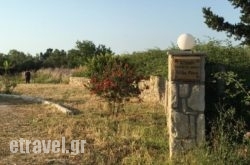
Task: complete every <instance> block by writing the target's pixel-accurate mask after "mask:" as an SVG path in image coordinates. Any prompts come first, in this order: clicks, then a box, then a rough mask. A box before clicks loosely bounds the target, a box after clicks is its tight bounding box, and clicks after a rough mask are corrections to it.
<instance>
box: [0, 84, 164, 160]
mask: <svg viewBox="0 0 250 165" xmlns="http://www.w3.org/2000/svg"><path fill="white" fill-rule="evenodd" d="M15 93H17V94H25V95H30V96H35V97H42V98H44V99H47V100H50V101H54V102H57V103H62V104H64V105H66V106H69V107H71V108H74V109H77V110H78V111H79V114H77V115H74V116H71V115H65V114H62V113H59V112H57V111H56V110H54V109H51V108H50V107H47V106H45V107H44V106H42V105H39V104H32V103H27V102H26V103H24V102H21V101H20V100H19V101H18V100H14V101H12V103H11V105H10V106H8V107H9V108H8V109H5V110H1V109H0V115H1V117H2V118H4V120H2V121H0V124H1V125H2V126H3V127H4V129H2V130H0V137H1V142H0V144H1V149H0V159H1V163H3V164H8V163H9V164H13V163H16V164H153V163H156V164H161V163H162V162H165V161H166V160H167V143H166V141H167V139H166V137H167V135H166V130H165V128H166V121H165V115H164V110H163V108H162V107H161V106H158V105H147V104H144V103H128V104H126V105H125V108H126V112H125V113H124V114H121V115H119V116H118V117H110V115H109V113H110V112H109V111H108V110H107V108H106V103H105V102H104V101H103V100H102V99H100V98H98V97H95V96H94V95H91V94H90V93H89V92H88V91H87V90H85V89H84V88H83V87H75V86H74V87H73V86H69V85H66V84H58V85H52V84H19V85H18V86H17V88H16V89H15ZM7 101H9V100H7ZM4 102H5V103H6V100H5V101H4V100H3V99H1V98H0V104H3V103H4ZM13 103H14V104H13ZM62 136H64V137H65V138H66V146H67V147H69V145H70V140H73V139H76V140H86V141H87V144H86V147H85V153H84V154H78V155H75V156H73V155H71V154H52V153H50V154H34V153H31V154H20V153H17V154H11V153H10V151H9V141H10V140H15V139H19V138H24V139H29V140H33V139H38V140H43V139H44V140H46V139H51V140H54V139H56V140H60V139H61V138H62ZM157 162H158V163H157ZM1 163H0V164H1Z"/></svg>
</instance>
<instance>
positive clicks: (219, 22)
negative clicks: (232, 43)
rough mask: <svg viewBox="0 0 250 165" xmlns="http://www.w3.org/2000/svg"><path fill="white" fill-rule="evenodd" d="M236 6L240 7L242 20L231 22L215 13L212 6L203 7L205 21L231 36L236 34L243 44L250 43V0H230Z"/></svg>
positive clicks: (209, 25)
mask: <svg viewBox="0 0 250 165" xmlns="http://www.w3.org/2000/svg"><path fill="white" fill-rule="evenodd" d="M228 1H229V2H230V3H231V4H232V6H234V8H235V9H236V8H239V9H240V14H241V16H240V21H239V22H238V23H229V22H228V21H226V20H225V19H224V17H222V16H219V15H217V14H215V13H214V12H213V11H212V10H211V8H210V7H204V8H203V9H202V12H203V16H204V18H205V23H206V24H207V26H208V27H209V28H211V29H213V30H217V31H225V32H226V33H227V34H228V36H229V37H232V36H234V38H235V39H236V40H242V42H241V43H242V44H246V45H250V1H249V0H228Z"/></svg>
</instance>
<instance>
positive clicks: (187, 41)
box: [177, 33, 195, 50]
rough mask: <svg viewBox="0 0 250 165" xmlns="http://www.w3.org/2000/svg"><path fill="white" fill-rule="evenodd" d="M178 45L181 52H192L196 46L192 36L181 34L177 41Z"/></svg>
mask: <svg viewBox="0 0 250 165" xmlns="http://www.w3.org/2000/svg"><path fill="white" fill-rule="evenodd" d="M177 45H178V47H179V48H180V49H181V50H191V49H192V48H193V47H194V46H195V39H194V37H193V36H192V35H191V34H188V33H184V34H181V35H180V36H179V37H178V39H177Z"/></svg>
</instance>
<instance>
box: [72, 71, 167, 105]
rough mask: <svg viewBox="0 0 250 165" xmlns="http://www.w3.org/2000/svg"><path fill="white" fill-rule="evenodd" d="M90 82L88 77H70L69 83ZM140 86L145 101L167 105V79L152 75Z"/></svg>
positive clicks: (78, 84) (77, 84)
mask: <svg viewBox="0 0 250 165" xmlns="http://www.w3.org/2000/svg"><path fill="white" fill-rule="evenodd" d="M87 83H89V78H86V77H70V79H69V84H70V85H74V86H83V87H84V84H87ZM138 85H139V88H140V89H141V90H142V92H141V94H140V96H139V97H140V98H141V99H142V101H144V102H148V103H157V104H159V103H160V104H162V105H165V89H166V80H165V78H163V77H159V76H150V78H149V79H148V80H142V81H141V82H139V84H138Z"/></svg>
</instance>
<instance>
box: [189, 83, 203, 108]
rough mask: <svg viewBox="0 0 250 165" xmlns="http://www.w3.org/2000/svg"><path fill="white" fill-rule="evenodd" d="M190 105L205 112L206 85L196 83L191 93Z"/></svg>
mask: <svg viewBox="0 0 250 165" xmlns="http://www.w3.org/2000/svg"><path fill="white" fill-rule="evenodd" d="M187 102H188V107H190V108H191V109H192V110H194V111H201V112H203V111H204V109H205V87H204V85H194V86H193V87H192V89H191V95H190V97H189V98H188V101H187Z"/></svg>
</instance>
